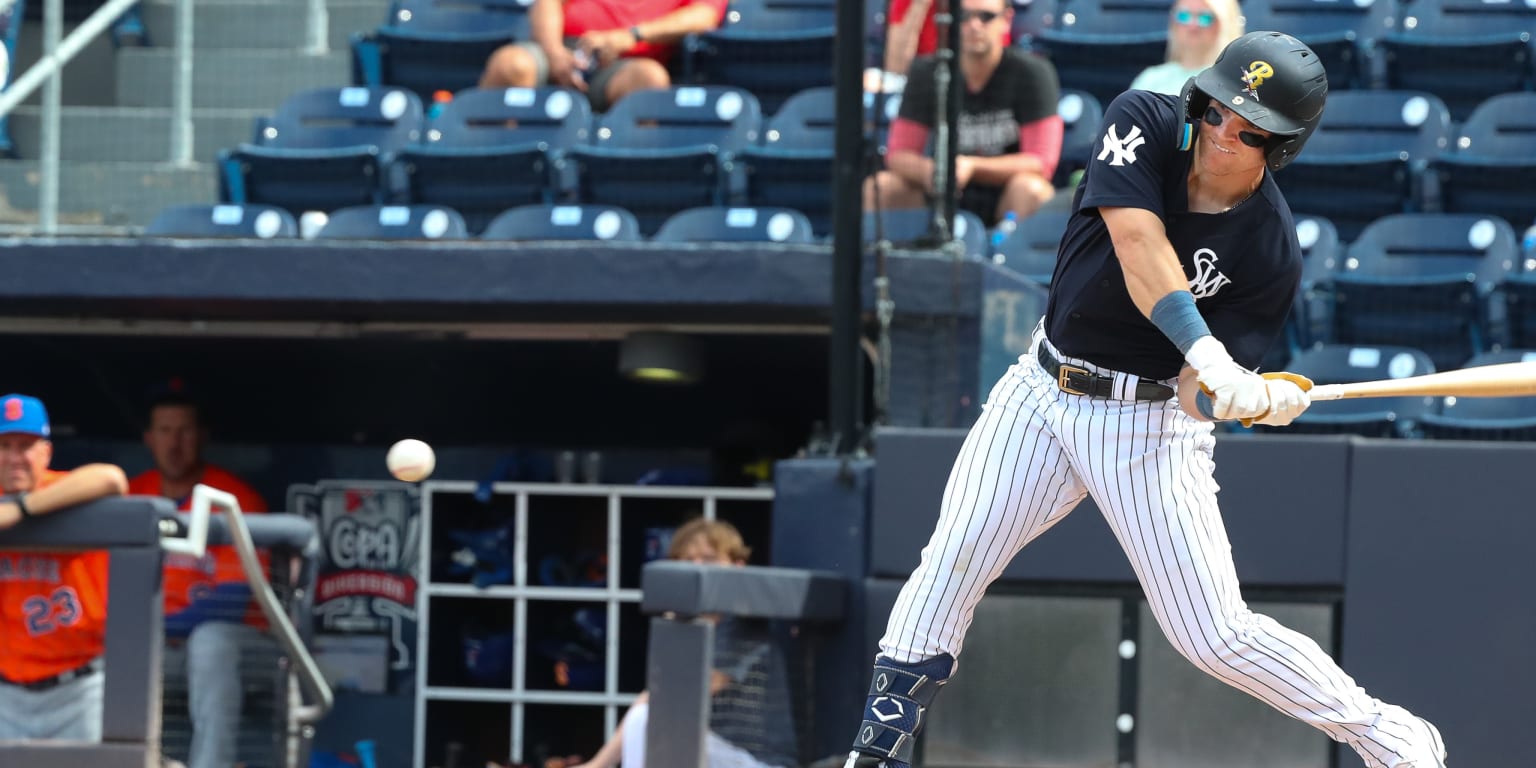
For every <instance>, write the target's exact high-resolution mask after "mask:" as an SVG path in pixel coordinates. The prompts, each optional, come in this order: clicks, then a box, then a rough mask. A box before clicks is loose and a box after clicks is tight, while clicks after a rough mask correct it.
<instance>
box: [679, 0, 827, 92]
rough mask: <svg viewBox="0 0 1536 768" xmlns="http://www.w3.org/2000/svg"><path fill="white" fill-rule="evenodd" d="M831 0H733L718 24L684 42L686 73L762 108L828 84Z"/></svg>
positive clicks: (698, 80)
mask: <svg viewBox="0 0 1536 768" xmlns="http://www.w3.org/2000/svg"><path fill="white" fill-rule="evenodd" d="M836 11H837V3H836V0H734V1H733V2H732V3H731V5H730V10H729V11H728V12H727V13H726V17H725V20H724V21H723V22H722V23H721V25H720V28H719V29H716V30H714V31H712V32H706V33H704V34H702V35H690V36H689V37H688V38H687V39H686V40H685V42H684V54H685V56H686V62H687V68H688V70H689V75H688V77H689V78H690V79H691V80H693V81H695V82H701V83H712V84H716V85H730V86H735V87H737V88H741V89H744V90H747V91H750V92H751V93H752V94H753V95H754V96H756V97H757V98H758V101H760V102H761V103H762V107H763V110H764V111H766V112H776V111H778V108H779V105H780V104H783V103H784V101H785V100H787V99H788V98H789V97H790V96H792V95H794V94H796V93H798V92H800V91H803V90H805V89H807V88H814V87H817V86H826V85H831V84H832V47H833V46H832V43H833V38H834V37H835V33H836V24H837V20H836Z"/></svg>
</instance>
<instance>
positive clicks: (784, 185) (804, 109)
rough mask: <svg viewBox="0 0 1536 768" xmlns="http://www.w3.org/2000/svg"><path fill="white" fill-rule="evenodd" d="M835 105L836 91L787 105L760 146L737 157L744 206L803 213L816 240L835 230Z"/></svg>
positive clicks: (808, 93) (803, 95)
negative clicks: (833, 201)
mask: <svg viewBox="0 0 1536 768" xmlns="http://www.w3.org/2000/svg"><path fill="white" fill-rule="evenodd" d="M836 107H837V103H836V99H835V98H834V95H833V92H832V88H830V87H826V88H811V89H808V90H804V91H801V92H800V93H797V94H795V95H794V96H791V97H790V98H789V101H786V102H784V106H782V107H780V108H779V112H778V114H776V115H774V116H773V117H772V118H770V119H769V120H768V122H767V124H766V125H765V126H764V127H763V131H762V143H761V144H757V145H749V146H746V147H743V148H742V150H741V154H740V155H738V156H737V163H736V164H737V166H738V167H739V168H740V169H741V174H742V178H743V183H744V184H745V185H746V202H747V204H748V205H756V206H783V207H786V208H793V209H795V210H797V211H801V212H803V213H804V214H805V216H806V217H807V218H809V219H810V222H811V226H812V228H814V229H815V231H816V234H817V235H825V234H827V233H828V232H830V231H831V230H832V159H833V145H834V139H835V136H834V134H835V130H834V126H835V111H836Z"/></svg>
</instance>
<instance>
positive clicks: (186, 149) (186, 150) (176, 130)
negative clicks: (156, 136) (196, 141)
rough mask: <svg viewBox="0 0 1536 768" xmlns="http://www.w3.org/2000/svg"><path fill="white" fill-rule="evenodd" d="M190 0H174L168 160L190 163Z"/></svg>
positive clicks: (177, 163) (176, 162)
mask: <svg viewBox="0 0 1536 768" xmlns="http://www.w3.org/2000/svg"><path fill="white" fill-rule="evenodd" d="M192 42H193V41H192V0H176V66H175V69H174V70H173V71H172V73H171V94H172V100H171V162H172V163H173V164H175V165H179V166H183V167H185V166H189V165H191V164H192V130H193V129H192Z"/></svg>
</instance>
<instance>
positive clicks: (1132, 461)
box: [880, 328, 1440, 768]
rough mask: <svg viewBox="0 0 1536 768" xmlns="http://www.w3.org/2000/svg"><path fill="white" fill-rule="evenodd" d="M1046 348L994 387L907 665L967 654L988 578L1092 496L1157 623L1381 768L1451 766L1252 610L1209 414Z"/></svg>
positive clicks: (898, 625)
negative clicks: (1115, 395) (1088, 382)
mask: <svg viewBox="0 0 1536 768" xmlns="http://www.w3.org/2000/svg"><path fill="white" fill-rule="evenodd" d="M1035 338H1036V343H1041V342H1042V341H1043V333H1042V332H1041V331H1040V330H1039V329H1038V328H1037V329H1036V331H1035ZM1052 351H1053V352H1054V351H1055V350H1054V348H1052ZM1034 352H1035V351H1034V349H1033V348H1031V350H1030V353H1029V354H1027V355H1025V356H1024V357H1021V358H1020V360H1019V362H1018V363H1016V364H1015V365H1013V366H1012V367H1011V368H1009V370H1008V373H1007V374H1006V375H1005V376H1003V378H1002V379H1001V380H1000V381H999V382H998V383H997V385H996V386H995V387H993V389H992V393H991V395H990V396H989V398H988V402H987V404H986V405H985V406H984V407H983V409H982V414H981V417H980V418H979V419H978V420H977V422H976V424H975V425H974V426H972V428H971V431H970V434H969V435H968V436H967V437H966V439H965V443H964V445H963V446H962V447H961V449H960V455H959V456H958V457H957V458H956V460H955V464H954V468H953V469H952V470H951V471H950V475H949V482H948V484H947V485H946V487H945V489H944V501H943V506H942V510H941V514H940V518H939V523H938V527H937V528H936V530H935V531H934V533H933V537H932V538H931V539H930V540H929V542H928V545H927V546H926V547H924V548H923V553H922V561H921V563H920V564H919V565H918V567H917V570H915V571H913V573H912V575H911V577H909V578H908V579H907V583H906V585H905V586H904V587H902V590H901V594H900V596H899V597H897V599H896V605H895V607H894V608H893V609H892V610H891V616H890V620H889V622H888V624H887V627H886V632H885V637H883V638H881V640H880V649H881V652H882V653H883V654H884V655H886V656H888V657H890V658H892V659H894V660H896V661H898V662H904V663H913V662H916V661H920V660H923V659H927V658H931V657H933V656H936V655H938V654H941V653H948V654H950V655H952V656H954V657H956V658H959V656H960V649H961V645H962V644H963V641H964V638H965V632H966V630H967V629H968V628H969V627H970V625H971V620H972V618H973V617H974V614H975V608H976V604H977V603H978V602H980V600H981V597H982V594H983V592H985V591H986V588H987V585H989V584H991V583H992V581H993V580H995V579H996V578H997V577H998V575H999V574H1001V573H1002V572H1003V568H1004V567H1005V566H1007V564H1008V562H1009V561H1010V560H1012V559H1013V557H1014V555H1016V554H1017V553H1018V552H1019V550H1020V549H1022V548H1023V547H1024V545H1026V544H1028V543H1029V542H1030V541H1031V540H1033V539H1034V538H1035V537H1037V536H1039V535H1040V534H1042V533H1044V532H1045V531H1046V530H1048V529H1049V528H1050V527H1051V526H1052V525H1055V524H1056V523H1058V522H1060V521H1061V520H1062V519H1063V518H1065V517H1066V516H1067V513H1068V512H1071V511H1072V509H1073V508H1074V507H1075V506H1077V504H1078V502H1080V501H1082V499H1083V497H1084V496H1085V495H1087V494H1092V495H1093V498H1094V500H1095V501H1096V502H1097V503H1098V506H1099V508H1100V509H1101V510H1103V512H1104V517H1105V519H1106V520H1107V521H1108V522H1109V526H1110V529H1111V530H1112V531H1113V532H1114V534H1115V538H1116V539H1118V540H1119V542H1120V546H1121V547H1122V548H1123V549H1124V550H1125V553H1126V556H1127V557H1128V558H1129V559H1130V562H1131V566H1132V568H1134V570H1135V572H1136V577H1137V579H1138V580H1139V581H1140V582H1141V585H1142V588H1143V590H1144V591H1145V593H1146V597H1147V602H1148V604H1149V606H1150V608H1151V611H1152V614H1153V615H1154V616H1155V617H1156V619H1157V623H1158V625H1159V626H1160V627H1161V628H1162V630H1163V633H1164V634H1165V635H1167V637H1168V639H1169V641H1170V642H1172V644H1173V646H1174V647H1175V648H1176V649H1178V651H1179V653H1181V654H1183V655H1184V657H1185V658H1187V659H1189V660H1190V661H1191V662H1193V663H1194V664H1195V666H1197V667H1199V668H1200V669H1201V670H1203V671H1205V672H1206V673H1208V674H1210V675H1213V676H1215V677H1216V678H1218V679H1220V680H1221V681H1222V682H1224V683H1226V684H1228V685H1230V686H1232V687H1234V688H1237V689H1238V690H1241V691H1244V692H1246V693H1248V694H1249V695H1252V696H1254V697H1257V698H1259V699H1261V700H1263V701H1264V702H1265V703H1267V704H1269V705H1270V706H1272V707H1274V708H1275V709H1278V710H1280V711H1281V712H1284V713H1285V714H1287V715H1290V716H1291V717H1294V718H1296V719H1298V720H1301V721H1303V722H1305V723H1307V724H1309V725H1312V726H1314V727H1316V728H1318V729H1320V730H1322V731H1323V732H1325V733H1327V734H1328V735H1329V736H1330V737H1331V738H1333V739H1334V740H1335V741H1342V742H1345V743H1347V744H1349V745H1350V746H1352V747H1353V748H1354V749H1355V751H1356V752H1358V753H1359V754H1360V756H1361V757H1362V758H1363V759H1364V760H1365V763H1366V765H1367V766H1369V767H1370V768H1395V767H1397V766H1408V765H1412V766H1414V768H1436V767H1437V766H1439V765H1440V762H1439V760H1438V759H1434V758H1432V757H1431V753H1432V752H1435V751H1438V750H1439V749H1440V747H1439V745H1436V744H1432V741H1434V738H1433V737H1432V736H1431V735H1430V734H1429V731H1428V728H1427V727H1426V725H1425V724H1424V723H1423V722H1422V721H1420V720H1419V719H1418V718H1416V717H1414V716H1413V715H1412V714H1410V713H1409V712H1408V711H1407V710H1405V709H1403V708H1401V707H1397V706H1392V705H1389V704H1384V703H1383V702H1381V701H1379V700H1377V699H1375V698H1372V697H1371V696H1369V695H1368V694H1366V692H1365V691H1364V690H1362V689H1361V688H1360V687H1359V686H1358V685H1356V684H1355V682H1354V680H1352V679H1351V678H1350V677H1349V676H1348V675H1346V674H1344V672H1343V670H1341V669H1339V667H1338V665H1337V664H1336V663H1335V662H1334V661H1333V659H1331V658H1330V657H1329V656H1328V655H1327V654H1326V653H1324V652H1323V650H1322V649H1321V648H1319V647H1318V645H1317V644H1316V643H1315V642H1313V641H1312V640H1311V639H1310V638H1308V637H1306V636H1305V635H1302V634H1300V633H1298V632H1295V631H1293V630H1290V629H1287V628H1286V627H1283V626H1281V625H1280V624H1279V623H1277V622H1275V621H1274V620H1273V619H1271V618H1269V617H1267V616H1263V615H1260V614H1256V613H1254V612H1252V611H1250V610H1248V606H1247V605H1246V604H1245V603H1244V601H1243V598H1242V595H1241V594H1240V592H1239V589H1238V581H1237V572H1236V569H1235V567H1234V566H1233V562H1232V551H1231V545H1230V544H1229V543H1228V541H1227V534H1226V527H1225V525H1224V524H1223V523H1222V519H1221V513H1220V510H1219V509H1218V508H1217V505H1216V491H1217V485H1216V481H1215V479H1214V478H1213V477H1212V469H1213V467H1214V464H1213V463H1212V460H1211V454H1212V449H1213V447H1214V445H1215V439H1214V437H1213V436H1212V431H1213V427H1212V425H1211V424H1209V423H1206V422H1201V421H1198V420H1196V419H1193V418H1190V417H1189V416H1188V415H1187V414H1185V413H1184V412H1183V411H1181V410H1180V409H1179V407H1178V404H1177V400H1169V401H1167V402H1146V401H1140V402H1138V401H1133V400H1112V399H1102V398H1088V397H1081V396H1078V395H1070V394H1067V393H1065V392H1062V391H1061V390H1060V388H1059V387H1058V386H1057V385H1056V382H1055V381H1054V380H1053V379H1052V378H1051V377H1050V376H1048V375H1047V374H1046V373H1045V372H1044V371H1043V370H1042V369H1041V368H1040V365H1039V364H1038V363H1037V362H1036V361H1035V354H1034ZM1057 357H1058V358H1059V359H1061V360H1062V361H1063V362H1070V363H1072V364H1074V365H1082V366H1083V367H1086V368H1088V369H1090V370H1093V371H1095V372H1097V373H1103V374H1112V373H1113V372H1111V371H1105V370H1103V369H1100V368H1097V367H1095V366H1092V365H1088V364H1086V363H1084V362H1083V361H1079V360H1074V359H1072V358H1067V357H1063V356H1061V355H1059V354H1058V355H1057ZM1117 376H1118V377H1120V378H1121V379H1122V380H1124V381H1128V383H1129V386H1128V387H1123V388H1122V389H1121V391H1128V390H1133V389H1134V380H1133V379H1131V377H1127V376H1126V375H1125V374H1117ZM1168 383H1170V384H1171V383H1175V382H1168Z"/></svg>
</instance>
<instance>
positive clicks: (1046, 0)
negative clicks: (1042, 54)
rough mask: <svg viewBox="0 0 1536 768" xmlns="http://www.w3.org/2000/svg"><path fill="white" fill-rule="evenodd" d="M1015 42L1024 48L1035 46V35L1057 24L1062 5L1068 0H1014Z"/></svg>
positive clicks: (1013, 28)
mask: <svg viewBox="0 0 1536 768" xmlns="http://www.w3.org/2000/svg"><path fill="white" fill-rule="evenodd" d="M1012 2H1013V27H1012V29H1011V30H1010V31H1011V32H1012V33H1013V44H1014V45H1017V46H1018V47H1020V48H1023V49H1024V50H1026V51H1027V50H1030V49H1032V48H1033V47H1034V44H1035V36H1036V35H1038V34H1040V30H1042V29H1050V28H1052V27H1054V26H1056V17H1057V15H1058V13H1059V12H1060V6H1061V5H1062V3H1064V2H1066V0H1012Z"/></svg>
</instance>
